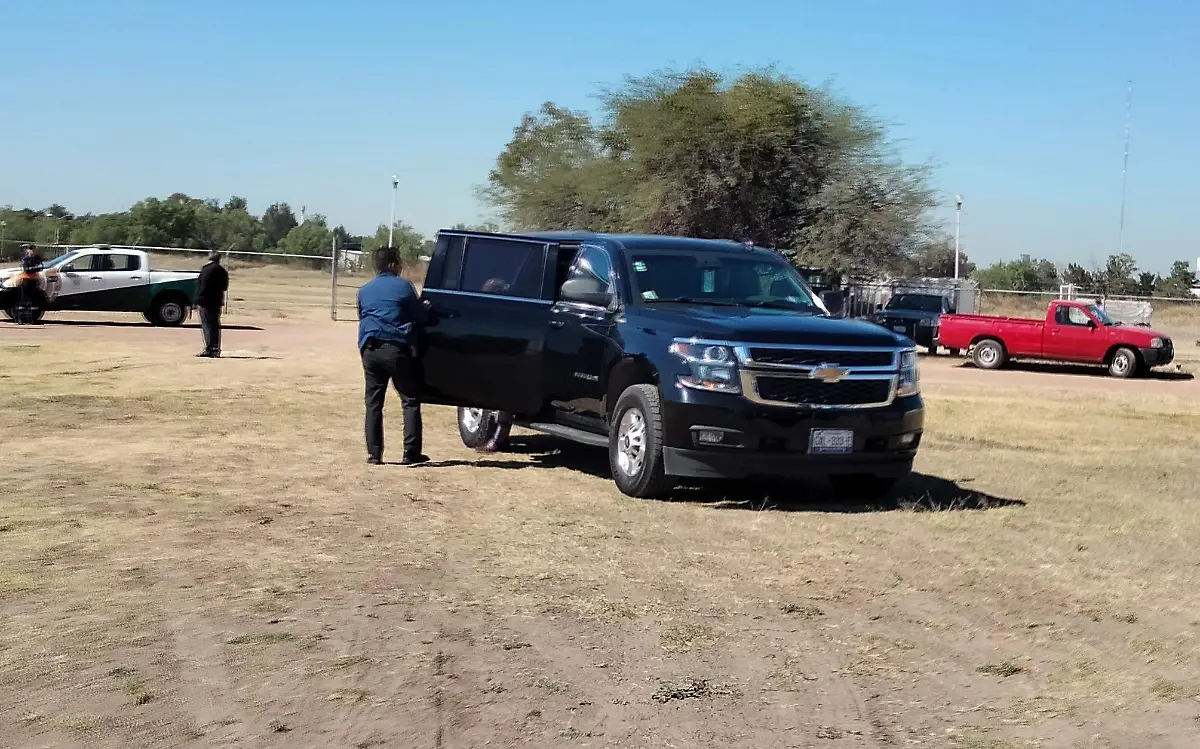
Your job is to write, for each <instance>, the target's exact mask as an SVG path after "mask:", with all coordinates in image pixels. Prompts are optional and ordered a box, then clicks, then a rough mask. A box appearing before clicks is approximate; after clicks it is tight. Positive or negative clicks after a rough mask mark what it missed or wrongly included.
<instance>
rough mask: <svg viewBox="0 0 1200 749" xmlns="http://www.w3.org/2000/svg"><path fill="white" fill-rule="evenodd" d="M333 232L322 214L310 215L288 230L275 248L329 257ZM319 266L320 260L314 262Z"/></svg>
mask: <svg viewBox="0 0 1200 749" xmlns="http://www.w3.org/2000/svg"><path fill="white" fill-rule="evenodd" d="M332 243H333V232H332V231H330V229H329V227H328V226H326V225H325V217H324V216H319V215H317V216H310V217H308V218H307V219H306V220H305V221H304V223H303V224H300V225H299V226H296V227H295V228H293V229H292V230H291V231H289V232H288V234H287V236H286V237H284V238H283V239H282V240H280V242H279V246H278V247H277V248H276V249H277V250H278V251H279V252H283V253H286V254H288V255H323V256H325V257H329V254H330V252H331V249H332ZM314 265H315V266H316V267H320V265H321V261H317V262H316V263H314Z"/></svg>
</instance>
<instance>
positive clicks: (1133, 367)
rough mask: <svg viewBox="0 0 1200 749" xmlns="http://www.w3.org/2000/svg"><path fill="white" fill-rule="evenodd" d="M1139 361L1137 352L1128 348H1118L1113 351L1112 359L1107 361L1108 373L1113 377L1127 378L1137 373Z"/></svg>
mask: <svg viewBox="0 0 1200 749" xmlns="http://www.w3.org/2000/svg"><path fill="white" fill-rule="evenodd" d="M1140 367H1141V363H1140V362H1139V361H1138V355H1137V352H1135V351H1134V350H1133V349H1130V348H1124V347H1122V348H1119V349H1117V350H1116V351H1114V352H1113V356H1112V361H1110V362H1109V363H1108V373H1109V374H1110V375H1112V376H1113V377H1119V378H1120V379H1122V380H1127V379H1129V378H1130V377H1133V376H1135V375H1136V374H1137V373H1138V369H1139V368H1140Z"/></svg>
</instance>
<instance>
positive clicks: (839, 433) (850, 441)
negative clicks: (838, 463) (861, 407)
mask: <svg viewBox="0 0 1200 749" xmlns="http://www.w3.org/2000/svg"><path fill="white" fill-rule="evenodd" d="M808 451H809V452H810V453H814V454H823V455H828V454H831V453H852V452H854V432H853V431H852V430H850V429H814V430H812V432H810V433H809V437H808Z"/></svg>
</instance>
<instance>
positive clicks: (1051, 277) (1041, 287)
mask: <svg viewBox="0 0 1200 749" xmlns="http://www.w3.org/2000/svg"><path fill="white" fill-rule="evenodd" d="M971 278H972V280H974V281H976V282H978V283H979V286H980V287H981V288H984V289H1001V290H1008V291H1055V290H1056V289H1057V288H1058V285H1059V276H1058V268H1057V267H1056V266H1055V265H1054V263H1053V262H1051V261H1049V260H1034V259H1032V258H1025V257H1022V258H1021V259H1019V260H1015V261H1011V262H1004V261H1001V262H999V263H996V264H995V265H990V266H988V267H986V268H981V269H979V270H977V271H975V272H974V273H973V274H972V275H971Z"/></svg>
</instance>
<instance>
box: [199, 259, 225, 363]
mask: <svg viewBox="0 0 1200 749" xmlns="http://www.w3.org/2000/svg"><path fill="white" fill-rule="evenodd" d="M227 291H229V272H228V271H227V270H225V268H224V267H223V266H222V265H221V253H220V252H217V251H216V250H213V251H212V252H210V253H209V254H208V262H207V263H205V265H204V267H203V268H201V269H200V278H199V280H198V281H197V285H196V306H197V307H199V308H200V330H201V332H202V333H203V334H204V350H203V351H201V352H200V353H199V354H196V356H198V357H202V358H208V359H219V358H220V357H221V308H222V307H224V306H225V292H227Z"/></svg>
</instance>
